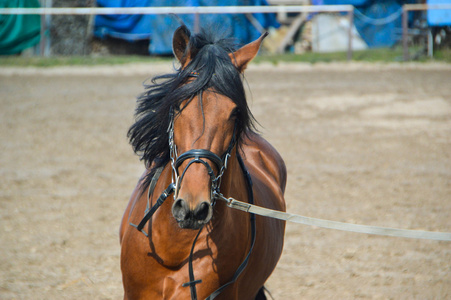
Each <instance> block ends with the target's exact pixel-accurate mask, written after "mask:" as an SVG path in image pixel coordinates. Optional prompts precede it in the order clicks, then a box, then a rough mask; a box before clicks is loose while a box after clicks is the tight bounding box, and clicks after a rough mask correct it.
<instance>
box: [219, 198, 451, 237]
mask: <svg viewBox="0 0 451 300" xmlns="http://www.w3.org/2000/svg"><path fill="white" fill-rule="evenodd" d="M218 199H221V200H224V201H226V202H227V206H228V207H231V208H234V209H238V210H242V211H245V212H248V213H252V214H257V215H260V216H265V217H269V218H275V219H279V220H284V221H290V222H294V223H298V224H304V225H310V226H317V227H322V228H329V229H337V230H342V231H351V232H357V233H366V234H375V235H383V236H393V237H404V238H413V239H428V240H437V241H448V242H449V241H451V232H436V231H423V230H408V229H398V228H389V227H379V226H368V225H360V224H351V223H343V222H337V221H330V220H323V219H317V218H310V217H304V216H300V215H295V214H290V213H286V212H282V211H277V210H272V209H268V208H264V207H260V206H257V205H253V204H249V203H245V202H241V201H238V200H236V199H233V198H225V197H223V196H222V195H218Z"/></svg>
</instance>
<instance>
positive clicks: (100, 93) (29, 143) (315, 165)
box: [0, 64, 451, 299]
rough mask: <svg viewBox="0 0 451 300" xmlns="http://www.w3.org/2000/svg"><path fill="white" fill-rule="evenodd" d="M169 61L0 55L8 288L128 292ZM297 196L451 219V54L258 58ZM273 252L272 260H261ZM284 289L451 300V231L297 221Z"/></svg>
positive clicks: (270, 132) (256, 76) (62, 295)
mask: <svg viewBox="0 0 451 300" xmlns="http://www.w3.org/2000/svg"><path fill="white" fill-rule="evenodd" d="M170 69H171V65H170V64H158V65H140V66H136V65H135V66H117V67H91V68H86V67H73V68H68V67H65V68H54V69H33V68H26V69H14V68H3V69H0V122H1V126H0V140H1V142H0V143H1V144H0V147H1V148H0V239H1V243H0V253H1V255H0V298H1V299H121V297H122V283H121V273H120V268H119V254H120V247H119V242H118V227H119V223H120V220H121V216H122V213H123V211H124V209H125V206H126V204H127V201H128V197H129V195H130V193H131V191H132V189H133V188H134V186H135V184H136V181H137V179H138V177H139V176H140V174H141V172H142V171H143V166H142V164H141V162H139V160H138V158H137V157H136V156H135V155H134V154H133V152H132V150H131V147H130V146H129V145H128V143H127V139H126V131H127V129H128V126H129V125H130V124H131V123H132V118H133V110H134V106H135V96H137V95H138V94H139V93H140V92H141V91H142V90H143V88H142V82H143V81H144V80H145V79H146V78H148V77H149V76H153V75H155V74H157V73H158V74H160V73H163V72H166V71H169V70H170ZM246 78H247V83H248V85H249V87H250V89H251V93H250V94H249V101H250V103H251V107H252V111H253V113H254V115H255V117H256V118H257V120H258V121H259V122H260V124H261V126H262V127H261V131H262V134H263V135H264V136H265V137H266V138H267V139H268V140H269V141H270V142H272V143H273V144H274V146H276V148H277V149H278V150H279V151H280V153H281V154H282V156H283V157H284V159H285V161H286V164H287V167H288V172H289V177H288V187H287V192H286V201H287V204H288V211H289V212H291V213H297V214H301V215H305V216H310V217H317V218H323V219H330V220H336V221H343V222H350V223H358V224H366V225H375V226H388V227H396V228H406V229H421V230H432V231H448V232H449V231H451V218H450V213H451V81H450V79H451V65H443V64H405V65H396V64H394V65H371V64H318V65H283V64H282V65H279V66H272V65H252V66H251V67H250V69H249V70H248V72H247V77H246ZM262 263H264V262H262ZM267 287H268V288H269V290H270V291H271V292H272V295H273V297H274V299H450V298H451V243H449V242H439V241H428V240H412V239H405V238H392V237H379V236H370V235H365V234H356V233H347V232H340V231H334V230H328V229H320V228H314V227H309V226H303V225H297V224H288V226H287V231H286V242H285V247H284V252H283V256H282V258H281V260H280V262H279V264H278V267H277V269H276V270H275V272H274V273H273V275H272V277H271V278H270V279H269V281H268V283H267Z"/></svg>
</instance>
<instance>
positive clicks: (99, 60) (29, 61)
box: [0, 47, 451, 67]
mask: <svg viewBox="0 0 451 300" xmlns="http://www.w3.org/2000/svg"><path fill="white" fill-rule="evenodd" d="M409 55H410V57H411V59H412V60H414V61H422V62H423V61H424V62H427V61H439V62H446V63H451V49H441V50H437V51H435V52H434V57H433V58H432V59H431V58H428V57H427V56H426V55H425V54H424V53H423V52H422V51H421V49H412V48H411V49H409ZM172 60H173V59H172V57H158V56H125V55H121V56H55V57H39V56H33V57H23V56H0V66H14V67H28V66H33V67H54V66H77V65H78V66H79V65H85V66H93V65H118V64H127V63H151V62H165V61H166V62H169V61H172ZM345 61H347V53H346V52H333V53H314V52H306V53H304V54H279V55H268V54H262V55H259V56H257V57H256V58H255V61H254V62H256V63H262V62H270V63H273V64H277V63H279V62H303V63H319V62H345ZM352 61H362V62H387V63H388V62H402V61H403V52H402V48H401V47H396V48H381V49H370V50H364V51H354V52H353V53H352Z"/></svg>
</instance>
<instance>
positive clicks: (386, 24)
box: [312, 0, 417, 48]
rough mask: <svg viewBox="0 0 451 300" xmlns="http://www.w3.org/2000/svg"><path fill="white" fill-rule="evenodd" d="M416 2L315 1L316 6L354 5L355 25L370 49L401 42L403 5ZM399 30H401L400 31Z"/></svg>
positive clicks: (387, 0)
mask: <svg viewBox="0 0 451 300" xmlns="http://www.w3.org/2000/svg"><path fill="white" fill-rule="evenodd" d="M416 2H417V1H415V0H386V1H376V0H314V1H312V3H313V4H315V5H321V4H324V5H344V4H349V5H354V6H355V10H354V12H355V18H354V25H355V27H356V29H357V31H358V32H359V34H360V36H361V37H362V39H363V40H364V41H365V42H366V43H367V45H368V47H370V48H378V47H391V46H393V45H394V44H396V42H398V41H399V39H400V36H399V34H398V32H400V30H401V28H402V5H403V4H405V3H416ZM398 29H399V30H398Z"/></svg>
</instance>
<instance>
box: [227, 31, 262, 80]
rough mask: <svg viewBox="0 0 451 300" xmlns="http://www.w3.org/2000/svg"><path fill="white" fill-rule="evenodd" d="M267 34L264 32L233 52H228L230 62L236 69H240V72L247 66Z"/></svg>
mask: <svg viewBox="0 0 451 300" xmlns="http://www.w3.org/2000/svg"><path fill="white" fill-rule="evenodd" d="M267 35H268V33H267V32H265V33H263V34H262V35H261V36H260V37H259V38H258V39H257V40H255V41H253V42H251V43H249V44H247V45H244V46H243V47H241V48H240V49H238V50H237V51H235V52H233V53H229V57H230V59H231V60H232V63H233V64H234V65H235V67H236V68H237V69H238V71H240V73H243V72H244V70H245V69H246V67H247V64H248V63H249V62H250V61H251V60H252V59H254V57H255V56H257V53H258V50H259V49H260V45H261V44H262V41H263V39H264V38H265V37H266V36H267Z"/></svg>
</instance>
